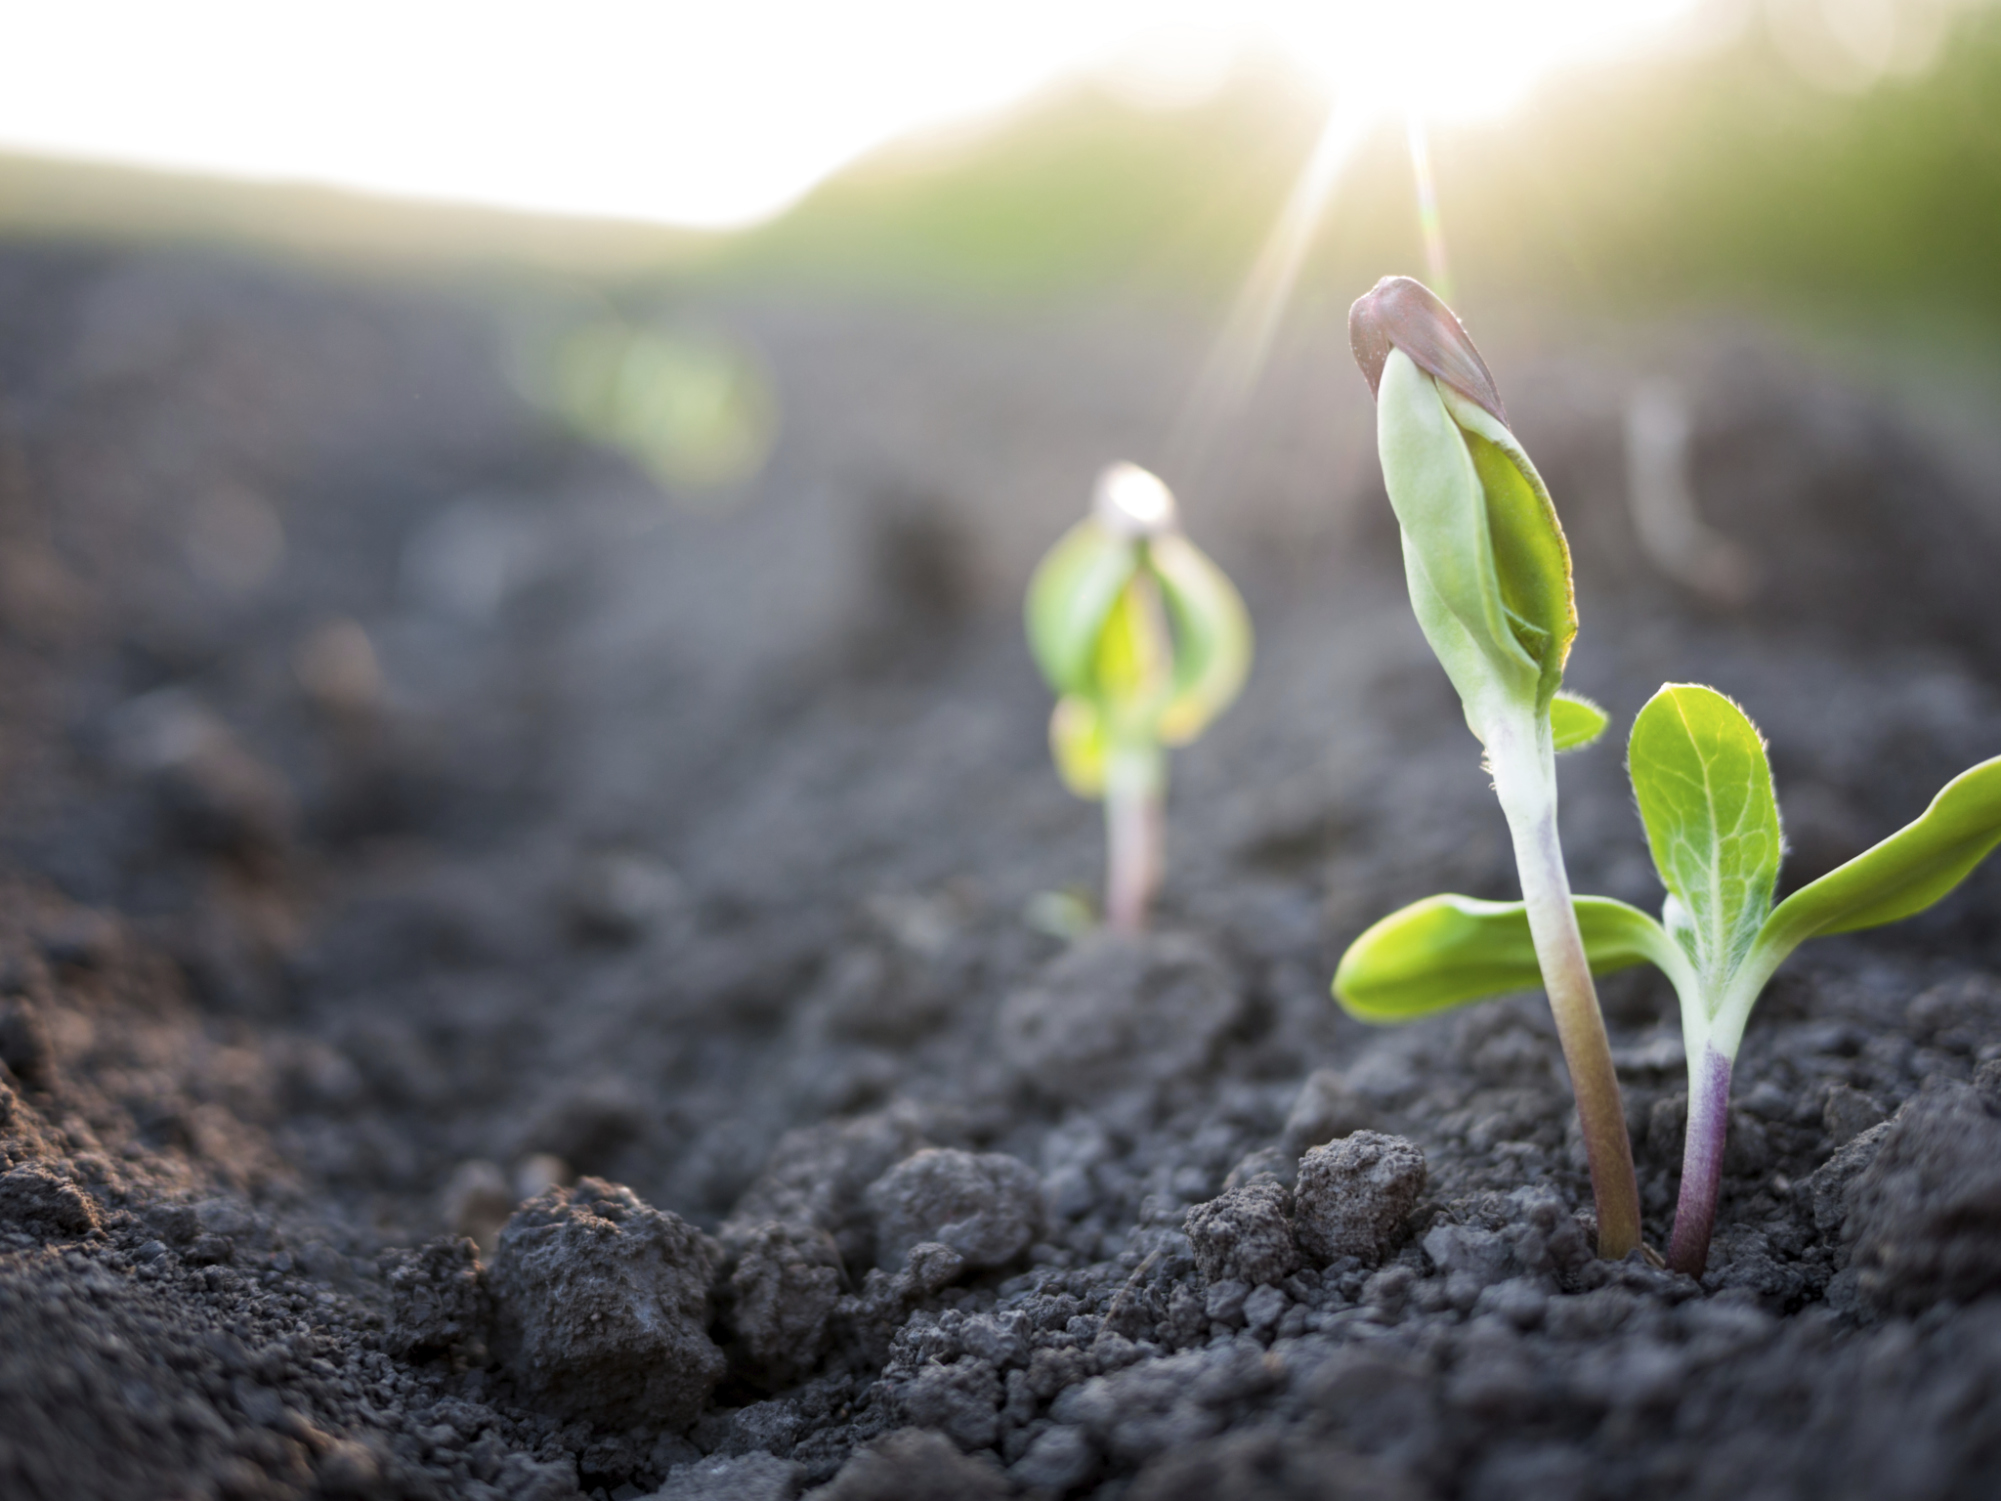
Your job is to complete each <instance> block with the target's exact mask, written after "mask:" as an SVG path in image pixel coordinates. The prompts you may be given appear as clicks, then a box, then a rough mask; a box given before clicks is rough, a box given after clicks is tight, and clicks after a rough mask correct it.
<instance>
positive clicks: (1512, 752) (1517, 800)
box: [1487, 712, 1640, 1261]
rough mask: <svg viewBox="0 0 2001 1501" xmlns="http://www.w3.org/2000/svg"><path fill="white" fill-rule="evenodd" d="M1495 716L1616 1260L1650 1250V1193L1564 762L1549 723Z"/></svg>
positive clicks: (1493, 742)
mask: <svg viewBox="0 0 2001 1501" xmlns="http://www.w3.org/2000/svg"><path fill="white" fill-rule="evenodd" d="M1493 717H1494V719H1495V720H1497V721H1498V723H1496V724H1494V725H1493V726H1492V727H1491V733H1490V734H1489V735H1488V736H1487V761H1488V766H1489V768H1490V769H1491V770H1492V772H1493V775H1494V791H1495V793H1496V794H1497V795H1498V796H1499V798H1500V800H1501V811H1502V812H1503V813H1504V814H1505V815H1506V816H1507V820H1508V832H1509V833H1510V834H1511V835H1512V836H1513V838H1514V845H1515V866H1516V869H1517V871H1518V872H1519V873H1520V877H1521V883H1522V902H1523V905H1524V906H1525V907H1526V909H1527V912H1528V920H1529V934H1530V936H1531V937H1532V938H1533V939H1534V940H1535V951H1536V960H1537V962H1538V963H1539V964H1540V965H1541V967H1542V977H1543V986H1544V988H1545V989H1546V990H1547V991H1548V992H1549V1006H1550V1010H1551V1012H1552V1013H1553V1014H1554V1015H1555V1017H1556V1035H1557V1038H1558V1040H1559V1041H1560V1042H1561V1043H1562V1045H1563V1060H1564V1063H1565V1065H1566V1066H1567V1067H1568V1068H1569V1070H1570V1085H1571V1089H1572V1091H1573V1092H1574V1093H1575V1094H1576V1096H1577V1118H1578V1122H1579V1124H1580V1125H1581V1126H1582V1127H1583V1129H1584V1150H1585V1153H1586V1155H1587V1157H1588V1159H1589V1162H1590V1165H1591V1191H1592V1195H1593V1197H1594V1198H1595V1199H1596V1200H1597V1204H1598V1254H1599V1255H1601V1256H1604V1257H1607V1258H1609V1259H1611V1260H1615V1261H1616V1260H1618V1259H1620V1258H1622V1257H1624V1256H1625V1255H1626V1254H1627V1253H1628V1252H1629V1251H1633V1250H1636V1249H1637V1248H1638V1247H1639V1245H1640V1191H1639V1185H1638V1183H1637V1181H1636V1180H1635V1179H1634V1176H1633V1144H1632V1141H1631V1139H1630V1138H1629V1137H1628V1136H1627V1134H1626V1113H1625V1107H1624V1104H1623V1102H1622V1101H1621V1099H1620V1094H1619V1076H1618V1074H1617V1072H1616V1071H1615V1070H1614V1069H1613V1067H1612V1046H1611V1043H1610V1041H1609V1040H1608V1039H1607V1037H1606V1035H1605V1018H1604V1016H1603V1015H1602V1014H1601V1013H1600V1012H1599V1009H1598V991H1597V987H1596V986H1594V985H1593V984H1592V982H1591V965H1590V962H1589V960H1588V959H1587V958H1586V957H1585V952H1584V939H1583V936H1582V935H1581V934H1580V933H1579V932H1578V930H1577V912H1576V909H1575V908H1574V907H1572V905H1571V898H1570V876H1569V874H1568V872H1567V871H1566V870H1565V869H1564V864H1563V846H1562V844H1561V843H1560V842H1559V840H1558V838H1557V831H1556V756H1555V752H1554V750H1553V749H1552V747H1551V744H1550V737H1549V726H1548V722H1547V719H1546V718H1545V717H1543V716H1536V715H1531V714H1517V713H1512V712H1510V713H1505V714H1497V715H1495V716H1493ZM1538 719H1541V720H1542V722H1541V723H1540V724H1538V723H1537V720H1538Z"/></svg>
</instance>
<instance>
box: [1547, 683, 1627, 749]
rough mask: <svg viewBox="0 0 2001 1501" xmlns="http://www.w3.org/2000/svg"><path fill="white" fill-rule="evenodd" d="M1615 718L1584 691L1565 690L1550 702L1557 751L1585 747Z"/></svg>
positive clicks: (1550, 723) (1550, 717)
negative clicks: (1585, 694)
mask: <svg viewBox="0 0 2001 1501" xmlns="http://www.w3.org/2000/svg"><path fill="white" fill-rule="evenodd" d="M1611 722H1612V717H1611V716H1610V715H1609V714H1607V713H1606V712H1605V711H1604V710H1603V709H1601V708H1599V707H1598V705H1597V704H1595V703H1593V702H1592V701H1591V700H1590V699H1588V698H1586V697H1585V696H1584V695H1583V694H1581V693H1570V692H1567V691H1566V692H1562V693H1558V694H1557V695H1556V697H1555V698H1553V699H1551V700H1550V702H1549V734H1550V739H1551V741H1552V742H1554V744H1555V748H1556V750H1557V752H1558V753H1559V754H1560V753H1562V752H1563V751H1572V750H1583V749H1584V747H1585V746H1587V745H1590V744H1591V743H1592V742H1593V741H1595V740H1596V739H1597V738H1598V737H1599V736H1600V735H1602V734H1604V733H1605V727H1606V726H1607V725H1609V724H1611Z"/></svg>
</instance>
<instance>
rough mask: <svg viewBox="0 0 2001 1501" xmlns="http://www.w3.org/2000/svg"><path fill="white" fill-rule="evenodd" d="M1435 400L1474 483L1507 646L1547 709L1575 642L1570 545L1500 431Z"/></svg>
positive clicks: (1452, 402) (1531, 468) (1473, 406)
mask: <svg viewBox="0 0 2001 1501" xmlns="http://www.w3.org/2000/svg"><path fill="white" fill-rule="evenodd" d="M1439 394H1440V396H1441V398H1442V399H1443V400H1444V403H1445V410H1446V411H1447V412H1448V413H1449V414H1450V415H1451V417H1452V420H1453V421H1454V422H1455V423H1457V424H1458V426H1459V428H1460V431H1461V432H1462V433H1463V434H1464V436H1465V440H1466V448H1467V451H1468V452H1469V453H1470V454H1471V455H1472V458H1473V468H1474V470H1475V472H1476V473H1478V475H1479V476H1480V485H1481V488H1482V490H1483V491H1484V492H1485V495H1486V501H1487V525H1488V529H1489V531H1490V532H1491V533H1492V536H1493V547H1494V572H1495V576H1496V577H1497V578H1498V580H1499V582H1500V586H1501V603H1502V605H1503V607H1504V608H1505V609H1506V611H1507V615H1508V621H1509V624H1510V626H1511V627H1512V629H1513V630H1514V633H1515V638H1516V639H1517V640H1518V641H1520V642H1521V645H1522V649H1523V650H1524V651H1526V652H1527V653H1528V654H1529V656H1530V657H1532V658H1534V660H1535V661H1536V663H1537V665H1538V667H1539V668H1540V680H1539V683H1538V690H1539V697H1541V698H1542V699H1543V700H1545V701H1547V700H1548V699H1549V697H1550V696H1551V695H1552V694H1554V693H1555V692H1556V689H1557V685H1558V684H1559V683H1561V682H1562V681H1563V665H1564V663H1565V662H1566V661H1568V660H1569V657H1570V644H1571V642H1572V641H1574V640H1576V639H1577V600H1576V595H1575V593H1574V591H1573V589H1572V586H1571V576H1570V544H1569V543H1568V542H1567V541H1566V540H1565V539H1564V535H1563V524H1562V523H1561V522H1560V521H1558V520H1557V517H1556V504H1555V502H1554V501H1552V500H1551V499H1550V498H1549V487H1548V486H1546V485H1545V484H1543V482H1542V476H1541V475H1540V474H1537V473H1536V468H1535V465H1534V464H1531V463H1530V462H1529V456H1528V454H1527V453H1525V452H1524V451H1523V449H1522V445H1521V444H1520V443H1519V442H1517V441H1516V439H1515V435H1514V434H1513V433H1512V432H1510V431H1509V430H1508V428H1507V425H1506V424H1505V423H1503V422H1502V421H1501V420H1500V419H1499V418H1497V417H1496V416H1494V414H1493V413H1492V412H1489V411H1487V410H1485V409H1484V408H1483V407H1481V406H1480V405H1479V403H1477V402H1474V401H1469V400H1468V399H1467V398H1466V397H1465V396H1463V395H1461V394H1460V393H1459V392H1458V391H1455V390H1453V389H1452V388H1451V387H1450V386H1443V387H1440V389H1439Z"/></svg>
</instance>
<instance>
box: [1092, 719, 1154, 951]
mask: <svg viewBox="0 0 2001 1501" xmlns="http://www.w3.org/2000/svg"><path fill="white" fill-rule="evenodd" d="M1161 761H1162V757H1161V754H1160V752H1159V750H1157V749H1155V748H1153V747H1144V748H1136V749H1125V750H1115V751H1113V752H1112V753H1111V755H1110V757H1109V758H1108V760H1107V762H1106V766H1105V925H1106V926H1107V927H1108V928H1110V929H1111V930H1112V931H1113V932H1114V933H1139V932H1143V931H1145V928H1146V912H1147V908H1148V907H1149V906H1151V905H1152V903H1153V894H1154V892H1155V891H1156V890H1157V889H1159V886H1160V873H1161V864H1162V862H1161V843H1162V823H1163V820H1162V818H1161V810H1160V804H1161V791H1162V787H1163V784H1164V783H1165V781H1166V778H1165V776H1164V775H1163V770H1164V769H1163V767H1162V764H1161Z"/></svg>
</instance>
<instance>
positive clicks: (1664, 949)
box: [1334, 895, 1676, 1023]
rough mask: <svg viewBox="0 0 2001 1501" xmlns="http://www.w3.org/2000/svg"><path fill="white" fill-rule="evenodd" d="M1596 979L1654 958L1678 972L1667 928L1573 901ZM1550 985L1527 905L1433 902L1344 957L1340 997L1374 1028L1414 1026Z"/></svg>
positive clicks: (1612, 906) (1632, 912) (1621, 906)
mask: <svg viewBox="0 0 2001 1501" xmlns="http://www.w3.org/2000/svg"><path fill="white" fill-rule="evenodd" d="M1573 905H1574V906H1575V909H1576V912H1577V925H1578V928H1579V930H1580V931H1581V932H1582V934H1583V936H1584V951H1585V954H1586V956H1587V957H1588V958H1589V959H1590V961H1591V972H1592V973H1593V974H1594V975H1606V974H1611V973H1612V972H1613V971H1615V970H1621V969H1627V968H1630V967H1631V966H1633V965H1635V964H1641V963H1647V962H1652V963H1654V964H1657V965H1660V966H1661V967H1662V968H1664V969H1668V970H1669V972H1670V973H1672V972H1673V968H1672V966H1674V964H1675V961H1676V956H1675V955H1674V954H1673V952H1672V946H1671V944H1670V942H1669V940H1668V937H1667V935H1666V934H1665V933H1663V932H1662V931H1661V927H1660V924H1659V923H1657V922H1655V921H1654V920H1653V919H1652V918H1651V917H1649V916H1647V914H1646V913H1644V912H1642V911H1640V910H1639V909H1638V908H1637V907H1629V906H1627V905H1626V904H1625V903H1624V902H1617V901H1613V900H1612V899H1611V898H1610V897H1602V896H1580V897H1577V898H1575V900H1574V904H1573ZM1541 986H1542V969H1541V967H1540V966H1539V965H1538V964H1537V962H1536V952H1535V943H1534V940H1533V939H1531V937H1530V936H1529V920H1528V912H1527V910H1526V909H1525V908H1524V907H1523V906H1522V904H1521V903H1520V902H1486V901H1481V900H1479V899H1478V898H1477V897H1470V896H1454V895H1444V896H1432V897H1426V898H1425V899H1424V900H1423V901H1421V902H1413V903H1412V904H1411V905H1410V906H1408V907H1405V908H1403V909H1402V910H1401V911H1397V912H1392V913H1391V914H1390V915H1389V916H1388V917H1386V918H1384V919H1383V920H1382V921H1381V922H1379V923H1377V924H1376V925H1375V926H1374V927H1372V928H1370V929H1369V930H1368V931H1367V932H1366V933H1364V934H1363V935H1362V936H1361V937H1360V938H1358V939H1356V940H1355V942H1354V943H1353V944H1352V945H1350V946H1349V949H1348V952H1347V953H1346V954H1344V955H1342V956H1341V964H1340V967H1339V968H1338V969H1337V970H1336V971H1335V973H1334V997H1335V999H1336V1000H1338V1001H1340V1003H1341V1005H1342V1006H1343V1008H1345V1009H1346V1010H1347V1012H1348V1013H1349V1014H1350V1015H1351V1016H1355V1017H1358V1018H1360V1019H1361V1020H1363V1021H1368V1022H1384V1023H1388V1022H1406V1021H1415V1020H1416V1019H1417V1018H1418V1017H1421V1016H1429V1015H1430V1014H1432V1013H1433V1012H1436V1011H1445V1010H1449V1009H1450V1008H1452V1007H1454V1006H1463V1005H1465V1004H1466V1003H1468V1002H1469V1001H1479V1000H1485V999H1486V998H1488V997H1489V996H1496V995H1507V994H1510V993H1512V992H1514V991H1518V990H1536V989H1540V988H1541Z"/></svg>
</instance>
